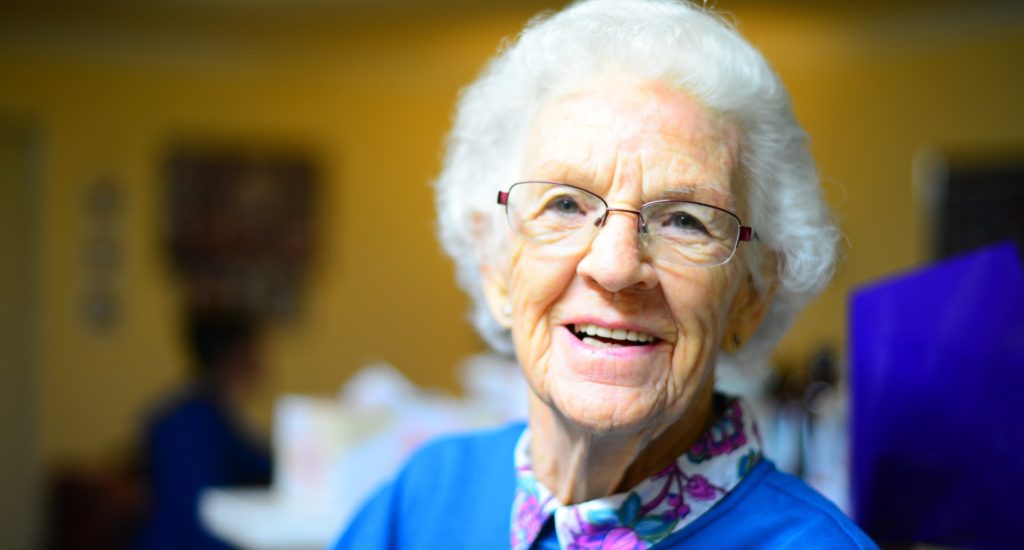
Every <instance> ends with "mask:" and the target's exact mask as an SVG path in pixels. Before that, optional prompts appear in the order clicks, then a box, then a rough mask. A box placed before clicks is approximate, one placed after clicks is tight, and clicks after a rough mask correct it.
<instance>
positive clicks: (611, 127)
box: [523, 74, 739, 207]
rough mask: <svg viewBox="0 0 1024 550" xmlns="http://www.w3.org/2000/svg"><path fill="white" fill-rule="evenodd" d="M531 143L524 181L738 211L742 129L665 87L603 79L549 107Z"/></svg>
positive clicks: (612, 76) (537, 120) (631, 79)
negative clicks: (736, 175)
mask: <svg viewBox="0 0 1024 550" xmlns="http://www.w3.org/2000/svg"><path fill="white" fill-rule="evenodd" d="M528 136H529V137H528V140H527V143H526V155H525V165H524V169H525V174H523V176H524V177H525V179H544V180H552V181H562V182H565V183H572V184H575V185H580V186H582V187H586V188H588V189H592V190H594V191H595V192H598V193H601V194H620V195H622V199H623V200H629V201H636V200H642V201H650V200H657V199H663V198H681V199H691V200H701V201H702V202H710V203H713V204H716V205H719V206H723V207H732V206H733V202H734V200H733V191H734V190H733V179H734V173H735V167H736V164H737V157H738V152H739V139H738V136H739V132H738V131H737V130H736V127H735V125H734V124H733V123H732V122H731V121H729V120H728V119H726V118H725V117H723V116H720V115H717V114H716V113H713V112H712V111H710V110H709V109H707V108H706V107H704V106H703V105H701V104H700V103H699V102H697V101H696V100H694V99H693V98H692V97H690V96H689V95H688V94H686V93H684V92H682V91H680V90H677V89H674V88H672V87H670V86H669V85H667V84H664V83H662V82H658V81H651V80H641V79H638V78H635V77H631V76H627V75H622V74H605V75H602V76H601V77H599V78H596V79H594V80H591V81H589V82H587V83H586V84H584V85H583V86H580V87H579V88H577V89H575V90H574V91H571V92H569V93H565V94H562V95H559V96H557V97H555V98H554V99H551V100H549V101H548V102H546V103H545V104H544V105H543V106H542V108H541V109H540V110H539V112H538V113H537V116H536V118H535V119H534V122H533V125H532V126H531V131H530V133H529V135H528Z"/></svg>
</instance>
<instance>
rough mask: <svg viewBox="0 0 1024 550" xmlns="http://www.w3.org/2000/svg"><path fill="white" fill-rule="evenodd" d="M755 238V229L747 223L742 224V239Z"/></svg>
mask: <svg viewBox="0 0 1024 550" xmlns="http://www.w3.org/2000/svg"><path fill="white" fill-rule="evenodd" d="M752 238H754V230H753V229H752V228H750V227H748V226H746V225H741V226H740V240H741V241H749V240H750V239H752Z"/></svg>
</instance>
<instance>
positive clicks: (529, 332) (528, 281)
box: [509, 243, 580, 365]
mask: <svg viewBox="0 0 1024 550" xmlns="http://www.w3.org/2000/svg"><path fill="white" fill-rule="evenodd" d="M579 259H580V255H579V254H578V253H576V254H569V253H563V254H559V253H552V252H547V251H545V252H543V253H542V252H540V251H539V250H537V249H536V248H535V247H532V246H531V245H530V244H529V243H525V244H518V245H517V246H516V248H515V250H514V252H513V254H512V256H511V261H510V265H509V299H510V301H511V302H512V303H511V305H512V312H513V313H512V315H513V322H512V337H513V340H514V341H515V347H516V352H517V353H518V354H519V359H520V361H521V362H522V364H524V365H530V364H539V363H540V361H538V359H539V358H540V357H541V356H542V355H543V354H544V353H546V352H547V350H548V349H549V346H550V342H551V330H552V328H553V327H551V326H549V320H548V313H550V311H551V308H552V307H553V306H554V304H555V302H557V301H558V299H559V297H561V296H562V294H564V292H565V289H566V288H567V287H568V286H569V284H570V283H571V282H572V279H573V277H575V275H576V265H577V264H578V263H579Z"/></svg>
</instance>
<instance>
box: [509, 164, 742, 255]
mask: <svg viewBox="0 0 1024 550" xmlns="http://www.w3.org/2000/svg"><path fill="white" fill-rule="evenodd" d="M506 211H507V214H508V220H509V224H510V225H511V226H512V228H513V229H514V230H516V231H517V232H519V233H520V234H521V235H523V236H524V237H526V238H527V239H529V240H531V241H533V242H536V243H540V244H543V245H548V246H557V247H575V246H583V245H587V244H589V243H590V241H591V240H592V239H593V238H594V236H595V235H596V234H597V232H598V231H599V230H600V228H601V226H602V225H603V222H604V220H605V217H606V215H608V214H609V212H608V205H607V204H606V203H605V202H604V199H602V198H601V197H599V196H597V195H595V194H593V193H591V192H589V191H586V190H583V189H580V188H577V187H573V186H571V185H565V184H558V183H548V182H522V183H517V184H515V185H513V186H512V187H511V189H509V194H508V199H507V204H506ZM640 217H641V220H640V223H639V224H638V228H639V229H640V232H641V241H642V242H643V244H644V245H645V247H646V249H647V252H648V254H650V255H651V256H652V257H653V258H656V259H659V260H663V261H666V262H670V263H675V264H682V265H703V266H707V265H717V264H722V263H725V262H727V261H728V260H729V259H730V258H731V257H732V254H733V252H734V251H735V250H736V244H737V242H738V240H739V239H738V238H739V231H740V222H739V219H737V218H736V216H735V215H733V214H731V213H729V212H727V211H725V210H721V209H718V208H715V207H713V206H709V205H705V204H701V203H695V202H685V201H655V202H651V203H648V204H646V205H644V206H643V208H642V209H641V210H640Z"/></svg>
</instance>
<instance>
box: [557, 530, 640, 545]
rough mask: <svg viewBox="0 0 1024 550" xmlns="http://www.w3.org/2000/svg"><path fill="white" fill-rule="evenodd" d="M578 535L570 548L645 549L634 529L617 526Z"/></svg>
mask: <svg viewBox="0 0 1024 550" xmlns="http://www.w3.org/2000/svg"><path fill="white" fill-rule="evenodd" d="M587 531H588V534H585V535H583V536H579V537H576V538H575V539H574V540H573V541H572V543H570V544H569V549H570V550H645V549H646V548H647V545H646V544H644V542H643V541H642V540H640V538H639V537H637V536H636V533H635V532H633V530H632V529H629V528H626V527H615V528H613V529H606V530H600V531H597V532H593V530H591V529H588V530H587Z"/></svg>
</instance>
